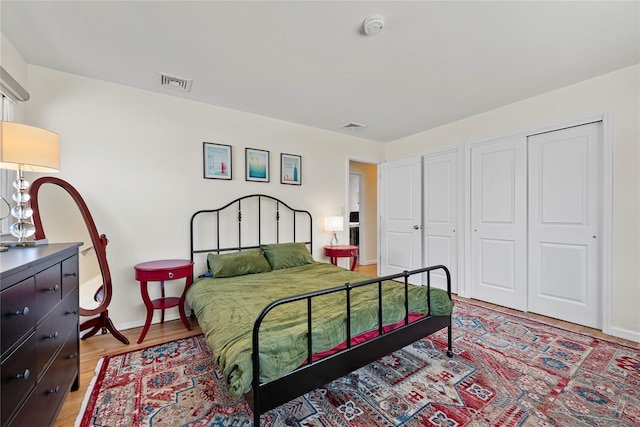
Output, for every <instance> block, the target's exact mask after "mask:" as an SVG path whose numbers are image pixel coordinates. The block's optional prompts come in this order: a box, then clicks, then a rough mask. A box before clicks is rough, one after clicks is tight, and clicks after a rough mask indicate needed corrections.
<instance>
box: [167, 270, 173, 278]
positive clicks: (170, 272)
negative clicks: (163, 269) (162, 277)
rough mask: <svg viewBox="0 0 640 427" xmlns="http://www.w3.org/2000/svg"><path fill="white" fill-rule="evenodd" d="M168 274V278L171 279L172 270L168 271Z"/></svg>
mask: <svg viewBox="0 0 640 427" xmlns="http://www.w3.org/2000/svg"><path fill="white" fill-rule="evenodd" d="M168 276H169V279H173V272H172V271H170V272H169V274H168Z"/></svg>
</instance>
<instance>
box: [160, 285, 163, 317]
mask: <svg viewBox="0 0 640 427" xmlns="http://www.w3.org/2000/svg"><path fill="white" fill-rule="evenodd" d="M160 296H161V297H162V300H163V301H164V280H162V281H160ZM160 324H161V325H163V324H164V308H163V309H162V313H160Z"/></svg>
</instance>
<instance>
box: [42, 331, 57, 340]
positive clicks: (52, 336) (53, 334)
mask: <svg viewBox="0 0 640 427" xmlns="http://www.w3.org/2000/svg"><path fill="white" fill-rule="evenodd" d="M58 335H59V333H58V331H55V332H54V333H52V334H51V335H47V336H46V337H45V338H47V339H54V340H55V339H57V338H58Z"/></svg>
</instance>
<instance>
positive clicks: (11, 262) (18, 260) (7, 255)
mask: <svg viewBox="0 0 640 427" xmlns="http://www.w3.org/2000/svg"><path fill="white" fill-rule="evenodd" d="M80 245H81V243H52V244H49V245H41V246H32V247H27V248H9V250H8V251H6V252H2V253H0V278H2V282H3V284H2V286H1V287H2V288H4V287H5V286H4V285H5V283H4V282H5V279H6V278H8V277H9V276H12V275H14V274H16V273H19V272H20V271H23V270H26V269H29V268H30V267H33V266H35V265H37V264H40V263H46V262H47V261H50V260H51V261H53V260H54V259H55V258H58V257H65V256H71V255H73V254H74V253H76V252H77V250H78V248H79V247H80Z"/></svg>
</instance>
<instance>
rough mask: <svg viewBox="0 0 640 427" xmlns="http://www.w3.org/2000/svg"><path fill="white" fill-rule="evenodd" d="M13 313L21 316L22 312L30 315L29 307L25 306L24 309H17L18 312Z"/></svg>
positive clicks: (24, 314)
mask: <svg viewBox="0 0 640 427" xmlns="http://www.w3.org/2000/svg"><path fill="white" fill-rule="evenodd" d="M13 314H15V315H16V316H20V315H21V314H22V315H23V316H28V315H29V307H25V308H23V309H22V310H18V311H16V312H15V313H13Z"/></svg>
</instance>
